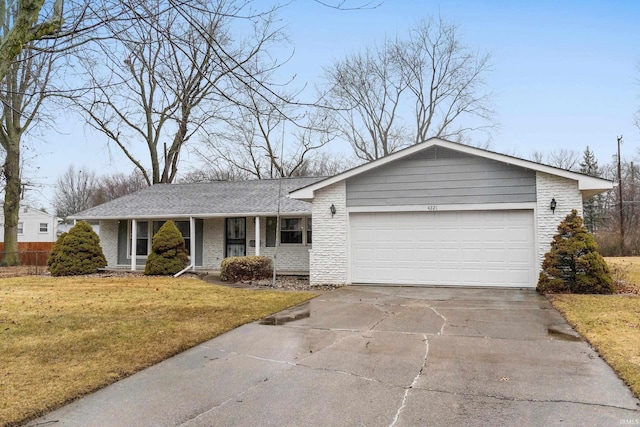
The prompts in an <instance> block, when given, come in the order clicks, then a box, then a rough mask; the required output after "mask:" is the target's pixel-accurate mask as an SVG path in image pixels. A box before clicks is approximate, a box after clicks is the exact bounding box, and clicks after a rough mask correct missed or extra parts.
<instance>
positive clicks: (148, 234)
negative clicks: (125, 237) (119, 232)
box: [129, 221, 191, 256]
mask: <svg viewBox="0 0 640 427" xmlns="http://www.w3.org/2000/svg"><path fill="white" fill-rule="evenodd" d="M165 222H166V221H138V222H136V255H137V256H147V255H149V253H150V252H151V248H152V245H153V236H155V235H156V233H157V232H158V230H160V227H162V225H163V224H164V223H165ZM174 224H175V225H176V227H177V228H178V230H179V231H180V234H182V238H183V239H184V245H185V247H186V249H187V253H190V251H191V235H190V226H189V221H174ZM129 248H131V235H129ZM129 254H131V249H129Z"/></svg>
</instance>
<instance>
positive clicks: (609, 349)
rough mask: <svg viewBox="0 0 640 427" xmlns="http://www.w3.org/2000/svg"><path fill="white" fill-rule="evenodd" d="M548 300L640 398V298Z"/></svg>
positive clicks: (553, 297) (566, 297)
mask: <svg viewBox="0 0 640 427" xmlns="http://www.w3.org/2000/svg"><path fill="white" fill-rule="evenodd" d="M549 298H550V299H551V302H552V304H553V306H554V307H556V308H557V309H558V310H560V311H561V312H562V314H563V315H564V316H565V318H566V319H567V320H568V321H569V323H571V324H572V325H573V326H574V327H575V328H576V330H577V331H578V332H580V334H581V335H582V336H583V337H585V338H586V339H587V341H589V343H590V344H591V345H592V346H593V348H595V349H596V350H597V351H598V353H600V355H601V356H602V357H603V358H604V359H605V360H606V361H607V363H608V364H609V366H611V367H612V368H613V370H615V371H616V372H617V373H618V375H619V376H620V378H622V379H623V380H624V382H625V383H627V385H628V386H629V388H630V389H631V391H632V392H633V393H634V394H635V395H636V397H640V297H639V296H637V295H568V294H566V295H550V296H549Z"/></svg>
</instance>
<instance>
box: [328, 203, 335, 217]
mask: <svg viewBox="0 0 640 427" xmlns="http://www.w3.org/2000/svg"><path fill="white" fill-rule="evenodd" d="M329 210H330V211H331V218H333V216H334V215H335V214H336V206H335V205H334V204H333V203H332V204H331V206H330V207H329Z"/></svg>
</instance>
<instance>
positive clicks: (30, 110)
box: [0, 1, 62, 265]
mask: <svg viewBox="0 0 640 427" xmlns="http://www.w3.org/2000/svg"><path fill="white" fill-rule="evenodd" d="M43 3H44V2H43V1H40V2H26V1H19V2H7V1H0V19H2V23H1V27H0V28H1V32H2V43H1V45H0V75H2V80H1V83H0V102H2V106H1V107H0V108H1V109H0V112H1V114H2V116H1V118H0V119H1V120H0V121H1V123H0V146H1V147H2V149H3V151H4V153H3V154H4V165H3V169H2V173H3V177H4V206H3V213H4V218H5V219H4V244H5V252H4V256H3V259H2V263H3V264H4V265H15V264H17V263H18V254H17V250H18V221H19V212H20V199H21V191H22V186H23V185H22V171H21V162H22V161H21V148H22V147H21V145H22V139H23V135H24V134H25V133H26V132H27V131H28V130H29V129H30V128H31V127H32V126H33V125H35V124H36V123H37V122H38V121H39V120H41V121H42V119H43V112H42V108H41V107H42V104H43V103H44V101H45V100H46V98H48V96H49V95H50V93H48V92H47V91H46V88H47V85H48V84H49V81H50V79H51V76H52V73H53V72H54V70H53V62H54V60H55V58H56V55H55V54H53V53H47V52H35V51H34V50H32V48H33V47H34V43H35V42H36V41H37V40H38V39H41V38H42V37H45V36H47V35H51V34H54V33H55V32H56V31H58V30H59V29H60V26H61V25H62V17H61V12H60V10H56V11H55V12H53V15H52V16H51V17H50V18H49V19H47V20H46V21H45V22H42V23H40V24H36V21H37V17H38V14H39V12H40V11H41V9H42V7H43ZM57 7H60V5H58V6H57ZM34 14H35V15H34ZM38 31H41V34H40V35H38V34H37V32H38ZM34 32H35V33H34Z"/></svg>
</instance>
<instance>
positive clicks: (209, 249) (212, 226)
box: [202, 217, 315, 272]
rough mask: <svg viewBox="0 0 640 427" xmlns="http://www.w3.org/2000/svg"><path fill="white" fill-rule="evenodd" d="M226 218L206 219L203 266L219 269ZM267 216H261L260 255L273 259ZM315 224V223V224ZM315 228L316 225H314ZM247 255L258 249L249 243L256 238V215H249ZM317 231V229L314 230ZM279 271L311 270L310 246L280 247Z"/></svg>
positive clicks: (222, 253) (273, 250) (273, 251)
mask: <svg viewBox="0 0 640 427" xmlns="http://www.w3.org/2000/svg"><path fill="white" fill-rule="evenodd" d="M224 223H225V220H224V218H210V219H205V220H204V224H203V226H204V235H203V258H202V263H203V268H206V269H213V270H218V269H219V268H220V263H221V262H222V260H223V259H224V237H225V236H224ZM266 224H267V219H266V218H265V217H261V218H260V255H264V256H268V257H271V258H272V259H273V255H274V253H275V248H274V247H269V248H267V247H265V242H266V233H267V231H266ZM314 226H315V224H314ZM314 228H315V227H314ZM246 232H247V255H255V253H256V249H255V248H253V247H251V246H250V245H249V241H250V240H255V223H254V217H247V230H246ZM314 233H315V230H314ZM277 270H278V271H296V272H308V271H309V246H302V245H284V246H281V247H280V248H279V249H278V263H277Z"/></svg>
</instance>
